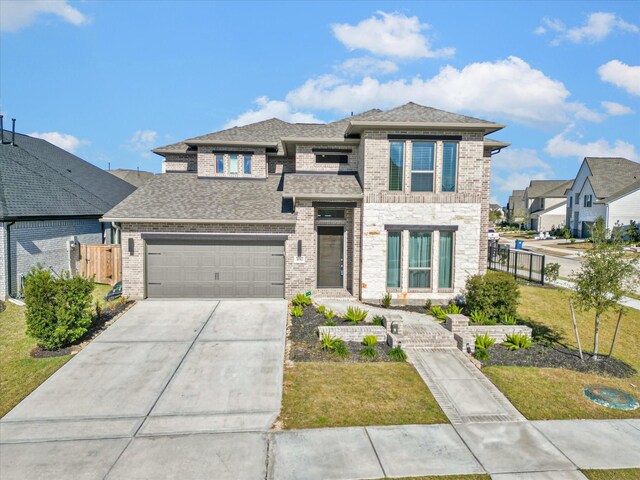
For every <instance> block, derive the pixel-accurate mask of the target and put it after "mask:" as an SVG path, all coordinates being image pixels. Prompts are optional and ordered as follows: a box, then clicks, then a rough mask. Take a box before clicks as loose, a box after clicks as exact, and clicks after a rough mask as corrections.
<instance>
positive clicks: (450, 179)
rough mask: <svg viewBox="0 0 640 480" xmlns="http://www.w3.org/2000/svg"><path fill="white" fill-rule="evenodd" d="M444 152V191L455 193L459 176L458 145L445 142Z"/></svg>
mask: <svg viewBox="0 0 640 480" xmlns="http://www.w3.org/2000/svg"><path fill="white" fill-rule="evenodd" d="M442 152H443V155H442V191H443V192H455V191H456V177H457V176H458V144H457V143H456V142H444V144H443V146H442Z"/></svg>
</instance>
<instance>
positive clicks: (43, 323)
mask: <svg viewBox="0 0 640 480" xmlns="http://www.w3.org/2000/svg"><path fill="white" fill-rule="evenodd" d="M93 288H94V285H93V282H92V281H91V280H88V279H86V278H84V277H82V276H77V277H71V276H70V275H69V273H67V272H63V273H62V275H61V276H60V277H59V278H55V277H54V276H53V275H52V274H51V272H50V271H49V270H44V269H42V268H40V267H34V268H32V269H31V270H30V271H29V274H28V275H27V278H26V280H25V287H24V296H25V303H26V305H27V311H26V319H27V335H29V336H30V337H32V338H34V339H36V341H37V342H38V345H39V346H40V347H42V348H45V349H48V350H54V349H57V348H64V347H67V346H69V345H71V344H72V343H73V342H75V341H76V340H79V339H80V338H81V337H82V336H83V335H84V334H85V333H86V331H87V329H88V328H89V327H90V326H91V322H92V320H93V318H92V312H91V304H92V300H91V292H92V291H93Z"/></svg>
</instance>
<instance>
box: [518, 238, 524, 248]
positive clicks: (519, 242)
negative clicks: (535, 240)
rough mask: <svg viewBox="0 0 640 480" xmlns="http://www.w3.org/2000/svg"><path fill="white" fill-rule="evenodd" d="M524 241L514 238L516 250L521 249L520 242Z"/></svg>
mask: <svg viewBox="0 0 640 480" xmlns="http://www.w3.org/2000/svg"><path fill="white" fill-rule="evenodd" d="M523 243H524V241H522V240H516V250H522V244H523Z"/></svg>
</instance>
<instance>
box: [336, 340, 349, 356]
mask: <svg viewBox="0 0 640 480" xmlns="http://www.w3.org/2000/svg"><path fill="white" fill-rule="evenodd" d="M333 353H335V354H336V355H337V356H338V357H340V358H347V357H348V356H349V355H351V353H350V352H349V347H347V344H346V343H344V342H343V341H342V340H340V339H338V340H336V342H335V343H334V345H333Z"/></svg>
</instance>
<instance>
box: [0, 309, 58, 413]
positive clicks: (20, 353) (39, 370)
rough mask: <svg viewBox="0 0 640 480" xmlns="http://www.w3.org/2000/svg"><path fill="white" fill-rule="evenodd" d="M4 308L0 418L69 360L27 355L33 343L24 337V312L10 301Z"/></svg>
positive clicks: (0, 333) (0, 323)
mask: <svg viewBox="0 0 640 480" xmlns="http://www.w3.org/2000/svg"><path fill="white" fill-rule="evenodd" d="M6 305H7V309H6V310H5V311H4V312H2V313H0V352H2V355H0V417H2V416H4V415H5V414H6V413H7V412H8V411H9V410H11V409H12V408H13V407H15V406H16V405H17V404H18V403H19V402H20V401H21V400H22V399H23V398H24V397H26V396H27V395H29V394H30V393H31V392H32V391H33V390H35V389H36V387H38V385H40V384H41V383H42V382H44V381H45V380H46V379H47V378H48V377H49V376H51V375H52V374H53V372H55V371H56V370H58V369H59V368H60V367H61V366H62V365H64V364H65V363H66V362H67V361H68V360H69V359H70V358H71V355H65V356H61V357H51V358H32V357H31V356H30V355H29V352H31V350H32V349H33V348H35V347H36V342H35V340H33V339H31V338H30V337H27V335H26V334H25V330H26V328H27V326H26V321H25V317H24V312H25V309H24V307H19V306H17V305H14V304H13V303H11V302H7V304H6Z"/></svg>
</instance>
